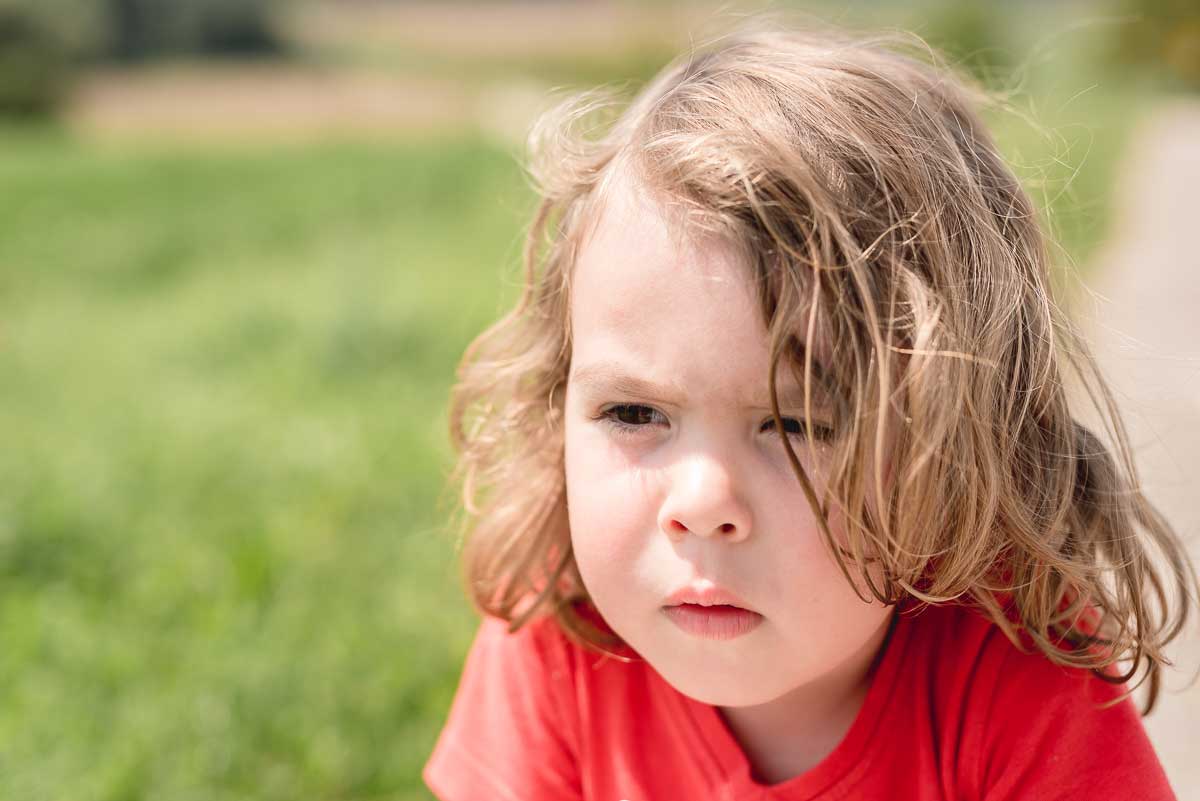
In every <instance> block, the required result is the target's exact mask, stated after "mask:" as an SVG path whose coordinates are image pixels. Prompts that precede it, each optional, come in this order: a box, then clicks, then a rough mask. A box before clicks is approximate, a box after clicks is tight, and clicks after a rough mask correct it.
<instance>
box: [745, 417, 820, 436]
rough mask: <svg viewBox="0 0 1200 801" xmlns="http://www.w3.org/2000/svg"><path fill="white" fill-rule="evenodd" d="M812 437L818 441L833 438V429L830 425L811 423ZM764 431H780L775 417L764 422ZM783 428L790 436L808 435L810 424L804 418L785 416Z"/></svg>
mask: <svg viewBox="0 0 1200 801" xmlns="http://www.w3.org/2000/svg"><path fill="white" fill-rule="evenodd" d="M811 426H812V437H813V439H814V440H816V441H817V442H824V441H827V440H831V439H833V429H832V428H830V427H829V426H823V425H821V424H820V423H811ZM762 430H763V431H768V432H771V433H778V432H777V431H776V426H775V418H770V419H769V420H767V421H766V422H764V423H763V427H762ZM783 430H784V432H786V433H787V434H788V435H789V436H797V437H805V436H807V435H808V426H806V425H805V423H804V421H803V420H798V419H797V418H795V417H784V418H783Z"/></svg>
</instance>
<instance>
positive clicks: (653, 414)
mask: <svg viewBox="0 0 1200 801" xmlns="http://www.w3.org/2000/svg"><path fill="white" fill-rule="evenodd" d="M597 419H599V420H602V421H603V422H604V423H605V424H606V425H608V426H609V427H610V428H612V429H613V430H614V431H616V432H617V433H619V434H622V435H628V434H637V433H638V432H639V430H641V429H645V428H648V427H650V426H653V425H665V424H666V422H667V420H666V417H665V416H664V415H663V414H662V412H660V411H658V410H657V409H654V408H651V407H649V406H642V405H641V404H636V403H622V404H618V405H616V406H609V407H608V408H607V409H605V410H603V411H602V412H600V416H599V417H598V418H597Z"/></svg>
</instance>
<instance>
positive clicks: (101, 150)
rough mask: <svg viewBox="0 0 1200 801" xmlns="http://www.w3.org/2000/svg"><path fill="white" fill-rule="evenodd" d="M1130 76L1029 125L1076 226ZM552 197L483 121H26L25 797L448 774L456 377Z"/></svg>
mask: <svg viewBox="0 0 1200 801" xmlns="http://www.w3.org/2000/svg"><path fill="white" fill-rule="evenodd" d="M1089 103H1090V104H1091V105H1087V104H1089ZM1132 107H1133V104H1132V103H1131V101H1130V100H1129V98H1128V97H1127V96H1122V95H1115V94H1103V93H1100V94H1097V95H1093V96H1092V97H1091V98H1090V99H1089V98H1088V97H1086V96H1085V97H1083V98H1081V99H1079V100H1076V101H1073V105H1071V106H1070V107H1069V109H1068V110H1069V112H1070V113H1071V114H1073V115H1074V119H1076V120H1082V122H1077V123H1068V124H1066V127H1062V128H1055V129H1054V130H1055V131H1056V132H1057V134H1061V137H1059V138H1055V137H1050V138H1045V137H1042V136H1039V135H1037V134H1034V133H1033V132H1032V131H1030V130H1028V129H1022V128H1020V126H1014V127H1002V129H1001V131H1002V140H1003V142H1004V145H1005V149H1006V150H1008V151H1009V152H1010V153H1012V154H1013V155H1014V157H1016V158H1018V159H1019V161H1020V162H1021V163H1022V164H1024V165H1026V168H1027V169H1025V170H1023V174H1024V175H1026V177H1029V178H1031V182H1032V179H1036V178H1038V176H1042V178H1043V179H1044V181H1043V183H1044V186H1042V187H1038V188H1037V190H1036V191H1035V194H1037V195H1038V196H1039V197H1044V198H1048V199H1053V200H1054V204H1055V207H1056V209H1057V211H1058V212H1059V215H1060V217H1059V219H1061V220H1062V224H1061V226H1060V227H1061V229H1062V235H1063V240H1064V244H1065V245H1066V247H1067V249H1068V251H1069V252H1071V253H1074V254H1077V255H1081V256H1086V254H1087V253H1089V252H1090V251H1091V249H1092V248H1094V246H1095V243H1096V241H1097V238H1098V236H1099V234H1100V232H1101V223H1102V220H1103V214H1102V213H1103V209H1104V207H1105V206H1104V201H1105V197H1106V192H1107V189H1108V185H1109V182H1110V181H1111V176H1112V165H1113V163H1114V159H1115V156H1116V154H1117V153H1118V152H1119V148H1120V145H1121V143H1122V141H1123V139H1124V137H1125V136H1126V135H1127V131H1128V126H1129V122H1130V121H1131V119H1132V118H1133V116H1134V115H1133V114H1132V113H1130V109H1131V108H1132ZM1049 123H1050V125H1052V126H1053V125H1057V124H1058V121H1057V120H1055V119H1050V121H1049ZM1001 124H1002V126H1007V125H1009V124H1008V123H1003V122H1002V123H1001ZM1077 127H1078V130H1076V128H1077ZM1080 165H1082V167H1080ZM1077 168H1078V169H1077ZM1076 172H1078V177H1077V178H1075V179H1073V180H1072V181H1071V182H1069V183H1068V182H1067V177H1068V176H1072V175H1074V174H1075V173H1076ZM1064 190H1066V191H1064ZM531 203H532V196H531V194H530V192H529V190H528V189H527V188H526V187H525V185H524V182H523V179H522V176H521V173H520V170H519V167H518V165H517V164H516V162H515V161H514V158H513V155H512V154H511V153H509V152H507V151H506V150H504V149H502V148H499V147H495V146H492V145H488V144H485V143H482V142H479V141H473V140H469V139H453V138H451V139H439V140H437V141H433V140H424V141H398V142H395V143H390V144H384V143H374V144H371V143H365V142H359V143H343V144H323V145H315V144H309V145H290V146H268V145H244V146H236V147H230V146H221V147H217V146H211V147H209V146H200V145H187V146H185V145H170V144H158V145H154V146H150V147H147V146H142V145H135V144H128V145H124V146H121V145H111V144H110V145H100V144H97V143H91V142H88V141H84V140H80V139H76V138H72V137H70V136H68V135H65V134H62V133H55V132H53V131H47V130H41V129H35V130H25V131H20V130H7V131H5V132H3V133H2V134H0V443H3V444H2V447H0V487H3V489H2V490H0V573H2V577H0V631H2V632H3V637H2V640H0V687H3V691H2V696H0V697H2V703H0V797H3V798H14V799H47V800H49V799H55V800H56V801H57V800H58V799H64V800H66V799H71V801H101V800H103V801H121V800H122V799H172V801H183V800H185V799H197V800H199V799H204V800H205V801H215V800H217V799H281V800H282V799H300V798H305V799H382V798H387V799H418V798H428V795H427V794H426V793H425V791H424V790H423V789H422V788H421V785H420V780H419V769H420V766H421V765H422V764H423V762H424V759H425V757H426V756H427V754H428V752H429V749H430V748H431V746H432V743H433V740H434V738H435V736H436V734H437V731H438V729H439V727H440V724H441V721H442V718H443V717H444V715H445V712H446V709H447V707H448V705H449V702H450V699H451V697H452V695H453V690H454V686H455V683H456V681H457V676H458V671H459V669H460V666H461V660H462V657H463V654H464V652H465V650H466V648H467V645H468V643H469V640H470V636H471V634H472V630H473V626H474V618H473V617H472V614H471V612H470V611H469V609H468V607H467V604H466V602H465V600H464V599H463V597H462V595H461V592H460V588H459V584H458V578H457V572H456V567H455V564H454V555H453V538H452V535H451V534H450V533H449V532H447V531H446V529H445V523H446V521H447V519H448V518H449V515H450V513H451V512H452V510H453V508H454V501H455V500H456V499H455V498H454V497H453V496H452V495H446V494H443V493H442V492H441V490H442V485H443V480H444V476H445V474H446V472H447V471H448V469H449V467H450V454H449V451H448V446H447V438H446V435H445V429H446V424H445V412H444V406H445V398H446V394H447V391H448V389H449V387H450V385H451V382H452V377H453V370H454V366H455V363H456V361H457V359H458V357H459V355H460V353H461V351H462V349H463V347H464V346H465V345H466V343H467V342H468V341H469V340H470V338H471V337H472V336H473V334H474V333H475V332H477V331H478V330H479V329H480V328H482V327H483V325H485V324H486V323H487V322H488V321H489V320H491V319H493V318H494V317H495V316H496V315H497V313H498V312H499V311H500V309H501V308H502V304H503V302H504V300H505V299H511V298H512V297H514V296H515V286H514V276H515V275H516V268H517V263H518V258H519V252H520V237H521V230H522V226H523V225H524V223H525V219H526V215H527V213H528V211H529V210H530V208H531Z"/></svg>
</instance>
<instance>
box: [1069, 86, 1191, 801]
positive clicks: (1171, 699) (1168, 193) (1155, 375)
mask: <svg viewBox="0 0 1200 801" xmlns="http://www.w3.org/2000/svg"><path fill="white" fill-rule="evenodd" d="M1129 153H1130V155H1129V156H1128V157H1127V161H1126V164H1125V165H1124V167H1125V168H1124V170H1123V175H1122V180H1121V182H1120V184H1119V186H1118V189H1117V192H1116V195H1115V196H1116V198H1117V199H1118V205H1117V207H1116V209H1115V210H1114V211H1115V213H1114V224H1113V228H1112V233H1111V237H1110V244H1109V245H1108V246H1106V247H1105V248H1104V249H1103V250H1102V251H1101V253H1100V254H1099V255H1098V262H1097V264H1096V265H1095V267H1096V270H1095V271H1094V273H1093V275H1094V278H1093V279H1092V281H1091V282H1090V283H1091V288H1092V289H1094V290H1095V291H1096V292H1097V293H1098V294H1099V295H1100V297H1097V298H1095V299H1094V300H1093V301H1092V303H1091V304H1090V305H1091V308H1085V309H1083V310H1082V311H1083V321H1084V323H1085V324H1087V326H1088V329H1089V330H1090V331H1091V332H1092V337H1093V339H1092V341H1093V342H1094V344H1095V346H1096V353H1097V356H1098V358H1099V360H1100V362H1101V366H1102V368H1103V369H1104V370H1105V372H1106V374H1107V375H1108V376H1109V378H1110V379H1111V380H1112V382H1113V384H1114V386H1115V389H1116V391H1117V395H1118V402H1119V403H1120V404H1121V407H1122V409H1123V410H1124V412H1125V420H1126V423H1127V424H1128V427H1129V433H1130V440H1131V444H1132V445H1133V447H1134V449H1135V455H1136V458H1137V464H1138V468H1139V470H1140V472H1141V478H1142V484H1143V486H1144V488H1145V489H1146V492H1147V494H1148V496H1149V497H1150V499H1151V500H1152V501H1153V502H1154V503H1155V504H1156V505H1157V506H1158V507H1159V508H1160V509H1161V510H1162V511H1163V513H1164V514H1165V515H1166V516H1167V518H1168V519H1169V520H1170V521H1171V522H1172V523H1173V524H1174V525H1175V526H1176V527H1177V528H1178V530H1179V531H1180V533H1181V534H1182V536H1183V537H1184V538H1185V540H1186V541H1187V543H1188V545H1189V550H1190V551H1191V553H1192V558H1193V559H1194V560H1196V561H1197V564H1200V247H1198V246H1197V244H1196V236H1197V233H1200V199H1198V198H1197V194H1196V191H1197V190H1196V188H1197V187H1200V103H1195V102H1193V103H1187V104H1185V103H1180V104H1177V105H1173V106H1169V107H1166V108H1163V109H1162V110H1160V111H1159V112H1158V113H1156V114H1155V115H1153V116H1152V117H1151V118H1150V119H1149V120H1148V121H1147V122H1146V123H1145V124H1144V126H1143V127H1142V128H1141V129H1140V130H1139V132H1138V134H1137V135H1135V137H1134V139H1133V141H1132V143H1131V147H1130V151H1129ZM1173 654H1174V657H1175V659H1176V660H1177V664H1178V665H1179V667H1180V670H1178V671H1173V672H1172V673H1171V675H1170V676H1169V677H1168V678H1167V680H1166V686H1167V692H1166V693H1165V694H1164V696H1163V697H1162V698H1161V700H1160V702H1159V704H1160V706H1159V708H1158V709H1157V710H1156V711H1155V712H1154V713H1153V714H1152V715H1151V716H1150V717H1149V718H1147V719H1146V728H1147V730H1148V731H1149V732H1150V737H1151V739H1152V740H1153V741H1154V745H1155V748H1156V749H1157V750H1158V753H1159V756H1160V757H1161V759H1162V760H1163V763H1164V765H1165V766H1166V769H1167V774H1168V776H1169V777H1170V779H1171V784H1172V787H1174V789H1175V792H1176V793H1177V794H1178V796H1179V799H1180V801H1200V681H1198V682H1197V683H1195V684H1193V685H1192V686H1191V687H1190V688H1187V689H1182V688H1183V687H1184V686H1185V685H1186V684H1187V683H1188V680H1189V679H1190V678H1191V677H1192V675H1194V674H1195V673H1196V671H1198V670H1200V622H1198V621H1192V624H1191V626H1190V629H1189V632H1188V633H1187V635H1186V637H1185V639H1184V641H1183V642H1181V643H1178V644H1177V646H1176V647H1175V648H1174V649H1173Z"/></svg>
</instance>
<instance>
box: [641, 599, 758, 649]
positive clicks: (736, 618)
mask: <svg viewBox="0 0 1200 801" xmlns="http://www.w3.org/2000/svg"><path fill="white" fill-rule="evenodd" d="M663 614H665V615H666V616H667V618H668V619H669V620H670V621H671V622H672V623H674V624H675V625H676V626H678V627H679V628H680V629H681V630H683V631H684V632H686V633H688V634H691V635H693V636H695V637H702V638H704V639H708V640H732V639H734V638H736V637H741V636H742V635H743V634H749V633H750V632H751V631H753V630H754V629H756V628H758V626H759V624H761V623H762V622H763V616H762V615H760V614H759V613H758V612H752V611H751V610H749V609H743V608H742V607H740V606H734V605H732V604H713V605H711V606H706V605H702V604H694V603H682V604H675V605H672V606H664V607H663Z"/></svg>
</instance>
